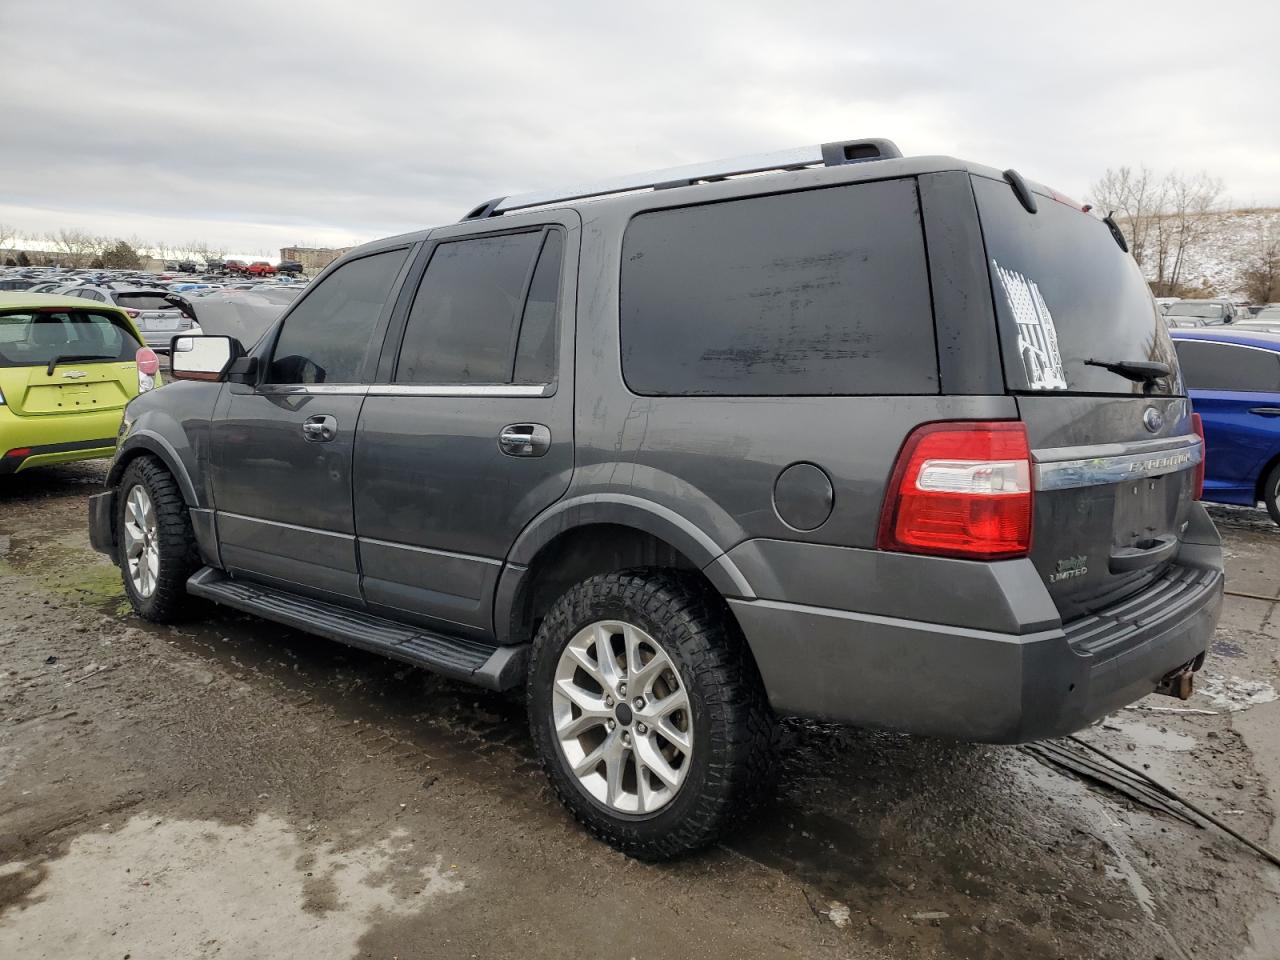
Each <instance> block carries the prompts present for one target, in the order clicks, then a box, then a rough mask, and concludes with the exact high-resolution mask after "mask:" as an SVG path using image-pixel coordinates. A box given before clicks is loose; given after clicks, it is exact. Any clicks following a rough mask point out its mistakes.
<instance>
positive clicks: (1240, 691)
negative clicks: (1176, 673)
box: [1196, 673, 1280, 713]
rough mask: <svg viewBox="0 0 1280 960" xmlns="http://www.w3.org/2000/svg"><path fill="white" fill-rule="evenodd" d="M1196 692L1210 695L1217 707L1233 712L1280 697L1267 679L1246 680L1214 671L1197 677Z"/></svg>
mask: <svg viewBox="0 0 1280 960" xmlns="http://www.w3.org/2000/svg"><path fill="white" fill-rule="evenodd" d="M1196 693H1199V694H1203V695H1204V696H1206V697H1208V698H1209V700H1210V701H1212V703H1213V705H1214V706H1215V707H1218V708H1219V709H1222V710H1229V711H1231V712H1232V713H1235V712H1236V711H1239V710H1248V709H1249V708H1250V707H1252V706H1254V705H1255V704H1259V703H1270V702H1271V701H1273V700H1276V699H1277V698H1280V694H1277V693H1276V688H1275V687H1273V686H1272V685H1271V684H1270V683H1268V682H1267V681H1266V680H1244V679H1241V678H1240V677H1222V676H1218V675H1217V674H1213V673H1211V674H1208V675H1207V676H1205V677H1203V678H1197V681H1196Z"/></svg>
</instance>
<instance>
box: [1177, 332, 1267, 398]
mask: <svg viewBox="0 0 1280 960" xmlns="http://www.w3.org/2000/svg"><path fill="white" fill-rule="evenodd" d="M1174 346H1175V347H1176V348H1177V351H1178V360H1179V362H1180V363H1181V364H1182V376H1183V378H1184V379H1185V380H1186V382H1187V386H1188V387H1189V388H1191V389H1193V390H1228V391H1238V392H1244V393H1280V353H1273V352H1271V351H1270V350H1259V349H1257V348H1254V347H1243V346H1235V345H1233V344H1230V343H1214V342H1212V341H1209V340H1175V341H1174Z"/></svg>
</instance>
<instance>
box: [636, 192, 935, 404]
mask: <svg viewBox="0 0 1280 960" xmlns="http://www.w3.org/2000/svg"><path fill="white" fill-rule="evenodd" d="M621 322H622V332H621V336H622V367H623V374H624V376H625V378H626V381H627V385H628V386H629V387H630V388H631V389H632V390H634V391H636V392H638V393H642V394H658V395H663V394H680V395H690V394H720V395H730V396H761V395H774V396H785V395H792V396H802V395H832V394H846V395H849V394H911V393H936V392H937V390H938V368H937V355H936V351H935V348H934V333H933V312H932V305H931V301H930V295H929V279H928V273H927V269H926V266H925V251H924V240H923V234H922V231H921V226H920V212H919V203H918V200H917V197H916V188H915V181H914V180H889V181H882V182H876V183H865V184H856V185H853V186H846V187H832V188H826V189H822V190H811V191H806V192H803V193H790V194H779V195H775V196H769V197H751V198H749V199H744V200H731V201H726V202H722V203H715V204H705V205H701V206H695V207H683V208H680V209H676V210H661V211H656V212H653V213H645V214H641V215H640V216H638V217H636V218H635V219H634V220H633V221H632V222H631V225H630V226H629V227H628V228H627V233H626V236H625V238H624V240H623V250H622V290H621Z"/></svg>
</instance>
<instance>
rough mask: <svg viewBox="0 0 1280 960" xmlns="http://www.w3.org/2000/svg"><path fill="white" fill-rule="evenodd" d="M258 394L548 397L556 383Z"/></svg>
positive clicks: (287, 386)
mask: <svg viewBox="0 0 1280 960" xmlns="http://www.w3.org/2000/svg"><path fill="white" fill-rule="evenodd" d="M258 392H259V393H262V394H268V395H271V396H286V397H308V396H330V397H332V396H343V397H364V396H369V397H549V396H552V395H553V394H554V393H555V384H553V383H542V384H536V383H535V384H523V383H480V384H468V383H443V384H417V383H375V384H373V385H372V386H369V385H367V384H356V383H264V384H262V385H261V386H260V387H258Z"/></svg>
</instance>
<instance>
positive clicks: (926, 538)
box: [878, 420, 1032, 560]
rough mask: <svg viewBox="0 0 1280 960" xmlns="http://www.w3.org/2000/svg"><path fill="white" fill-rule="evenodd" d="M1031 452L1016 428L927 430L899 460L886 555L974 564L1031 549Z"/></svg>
mask: <svg viewBox="0 0 1280 960" xmlns="http://www.w3.org/2000/svg"><path fill="white" fill-rule="evenodd" d="M1031 503H1032V492H1031V451H1030V448H1029V446H1028V444H1027V430H1026V427H1025V426H1024V425H1023V424H1021V423H1019V422H1016V421H1007V420H996V421H984V422H972V421H951V422H943V423H926V424H924V425H923V426H920V427H917V428H916V429H915V430H914V431H912V433H911V435H910V436H908V437H907V441H906V443H904V444H903V445H902V451H901V452H900V453H899V454H898V462H897V463H896V465H895V466H894V470H893V477H892V479H891V480H890V483H889V488H888V490H887V492H886V494H885V501H884V509H883V510H882V511H881V515H880V537H879V543H878V545H879V547H880V549H881V550H896V551H901V552H906V553H929V554H936V555H938V556H944V557H964V558H967V559H971V560H998V559H1003V558H1006V557H1021V556H1026V554H1027V552H1028V551H1029V550H1030V549H1031Z"/></svg>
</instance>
